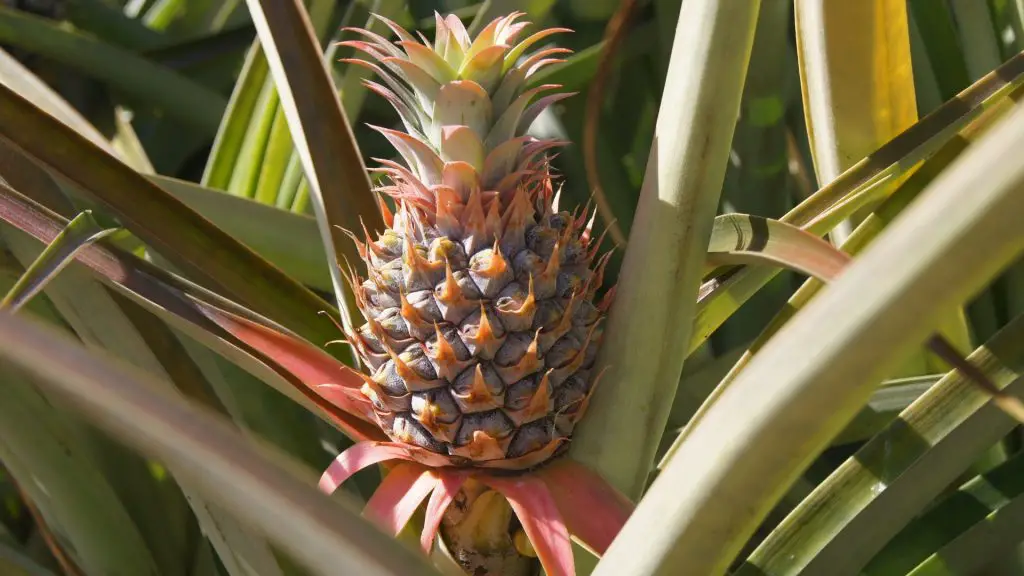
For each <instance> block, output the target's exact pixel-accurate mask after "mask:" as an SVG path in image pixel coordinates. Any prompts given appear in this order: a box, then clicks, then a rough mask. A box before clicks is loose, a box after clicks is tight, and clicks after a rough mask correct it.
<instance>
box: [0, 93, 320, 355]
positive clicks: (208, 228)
mask: <svg viewBox="0 0 1024 576" xmlns="http://www.w3.org/2000/svg"><path fill="white" fill-rule="evenodd" d="M0 135H2V136H3V137H4V138H5V139H6V140H7V141H9V142H11V143H12V144H14V145H15V146H16V147H17V148H19V149H21V150H22V151H23V152H24V153H26V154H28V155H29V156H31V157H33V158H35V159H36V160H38V161H40V162H42V163H43V164H45V165H47V166H48V167H50V168H51V169H52V170H54V171H55V172H57V173H59V174H61V175H62V176H64V177H65V178H67V179H69V180H70V181H72V182H74V183H76V184H78V185H80V186H81V187H82V188H84V189H85V190H87V191H89V192H90V194H92V195H93V196H94V197H95V198H97V199H98V200H99V201H100V203H101V204H102V205H103V206H104V207H105V208H106V209H109V210H110V211H112V212H113V213H114V214H115V215H116V216H117V217H118V218H119V219H120V221H121V222H122V224H123V225H124V226H125V227H126V228H128V229H129V230H130V231H131V232H132V233H134V234H135V235H136V236H138V237H139V238H140V239H141V240H142V241H144V242H145V243H146V244H148V245H149V246H151V247H152V248H153V249H155V250H156V251H157V252H158V253H160V254H161V255H163V256H164V257H166V258H168V259H170V260H171V261H172V262H173V263H174V265H175V266H177V267H179V268H180V269H182V270H183V271H184V272H185V273H186V274H189V275H190V276H191V277H192V278H194V279H196V280H198V281H201V282H203V283H204V284H206V285H207V286H209V287H211V288H213V289H215V290H218V291H219V292H220V293H221V294H223V295H224V296H227V297H229V298H234V299H237V300H238V301H239V302H240V303H241V304H243V305H246V306H250V307H252V308H254V309H256V310H258V311H260V312H262V313H264V314H266V315H268V316H270V317H271V318H273V319H274V320H276V321H278V322H282V323H284V324H286V325H288V326H290V327H291V328H292V329H294V330H296V331H298V332H300V333H301V334H302V335H303V336H305V337H307V338H309V339H311V340H313V341H315V342H327V341H329V340H332V339H334V338H335V337H336V335H337V329H336V328H335V327H334V326H333V325H332V324H331V323H330V322H329V320H328V319H326V318H323V317H321V316H320V315H319V313H320V312H322V311H333V310H332V308H331V307H330V306H329V305H328V304H327V303H326V302H323V301H322V300H321V299H320V298H318V297H317V296H315V295H314V294H313V293H312V292H310V291H309V290H307V289H305V288H304V287H302V286H301V285H300V284H299V283H298V282H296V281H295V280H294V279H292V278H290V277H288V276H287V275H285V274H284V273H283V272H281V271H280V270H279V269H278V268H275V267H274V266H272V265H271V264H269V263H268V262H267V261H266V260H264V259H262V258H260V257H259V256H258V255H256V254H255V253H254V252H252V251H251V250H250V249H248V248H247V247H246V246H245V245H244V244H242V243H241V242H239V241H238V240H237V239H235V238H234V237H232V236H230V235H228V234H227V233H225V232H224V231H222V230H221V229H220V228H217V227H216V226H214V225H213V224H211V223H210V222H209V221H208V220H206V219H204V218H202V217H201V216H199V215H198V214H196V212H195V211H193V210H192V209H190V208H189V207H188V206H187V205H185V204H184V203H182V202H181V201H179V200H177V199H176V198H174V197H173V196H171V195H170V194H168V193H167V192H165V191H164V190H162V189H161V188H159V187H158V186H156V185H155V184H153V183H152V182H150V181H149V180H147V179H146V178H145V177H144V176H142V175H140V174H138V173H137V172H134V171H132V170H131V169H129V168H127V167H126V166H125V165H124V164H122V163H121V162H119V161H118V160H117V159H115V158H114V157H112V156H110V155H109V154H106V153H104V152H103V151H102V150H99V149H97V148H96V147H95V146H94V145H92V144H91V143H90V142H89V141H87V140H86V139H85V138H83V137H82V136H80V135H79V134H77V133H76V132H74V131H72V130H71V129H70V128H68V127H67V126H65V125H64V124H62V123H61V122H60V121H58V120H56V119H54V118H53V117H51V116H49V115H47V114H45V113H43V112H41V111H40V110H39V109H38V108H36V107H34V106H33V105H32V104H31V103H29V102H27V101H26V100H24V99H23V98H22V97H20V96H19V95H17V94H15V93H13V92H12V91H10V90H9V89H8V88H6V87H0ZM53 142H62V143H63V145H62V146H59V147H57V146H53V145H52V143H53ZM256 279H259V281H258V282H257V281H255V280H256Z"/></svg>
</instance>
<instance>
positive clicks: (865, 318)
mask: <svg viewBox="0 0 1024 576" xmlns="http://www.w3.org/2000/svg"><path fill="white" fill-rule="evenodd" d="M684 11H685V5H684ZM1022 146H1024V110H1021V109H1018V110H1015V111H1014V112H1013V113H1011V114H1010V115H1008V116H1006V117H1005V118H1004V120H1003V121H1002V122H1001V123H1000V124H999V125H998V126H996V127H995V128H993V129H992V131H991V132H990V133H988V134H986V135H985V136H984V137H983V138H982V139H980V140H979V142H978V143H977V144H976V145H975V146H973V147H972V148H971V149H969V150H968V151H967V152H965V153H964V155H963V156H962V157H961V158H960V159H959V160H958V162H957V163H956V164H954V165H953V166H952V167H951V168H950V169H949V170H947V171H946V172H945V173H944V174H943V176H942V177H941V178H938V179H936V180H935V182H933V183H932V185H931V186H929V188H928V189H927V190H926V191H925V193H924V196H922V198H920V199H919V201H918V202H916V203H914V204H913V205H912V206H910V207H909V208H908V209H907V210H906V211H905V212H904V213H903V214H902V215H901V217H900V219H899V220H897V221H896V222H893V224H892V225H891V226H890V227H889V229H888V230H886V232H885V233H884V234H883V235H882V236H880V237H879V239H878V240H877V242H876V243H875V244H873V245H872V246H871V247H870V248H869V249H868V250H866V251H865V252H864V253H863V254H862V255H861V256H860V257H859V258H858V259H857V260H855V261H854V262H853V263H852V264H851V265H850V266H849V267H848V268H847V269H846V270H845V271H844V272H843V274H842V275H841V276H840V277H839V278H838V279H837V280H836V281H835V282H834V283H832V284H831V285H830V286H829V289H828V290H826V291H824V292H823V293H822V294H821V295H820V296H819V297H818V298H816V299H815V301H814V302H812V303H811V304H810V305H808V307H807V308H806V309H804V310H803V311H802V313H801V314H799V315H797V316H796V317H795V318H794V319H793V320H792V321H791V322H790V324H789V326H788V327H787V329H786V330H783V331H780V332H779V333H778V334H777V335H776V336H775V337H774V338H773V339H772V340H771V342H769V344H768V345H766V346H765V347H764V348H763V349H762V350H761V351H760V352H759V353H758V354H757V355H755V356H754V357H753V358H752V359H751V361H750V364H749V365H748V366H747V367H746V368H745V369H744V370H743V371H742V372H741V373H740V374H739V375H738V376H737V377H736V379H735V381H733V382H732V383H731V384H730V385H729V386H728V388H727V389H725V390H724V391H723V393H722V394H721V396H720V397H719V398H717V400H716V401H715V402H714V403H713V404H711V405H710V407H709V408H708V409H707V410H706V411H705V413H704V414H703V415H702V416H701V417H699V418H697V419H696V420H694V421H691V423H690V425H689V427H688V429H687V430H688V432H687V434H686V436H685V437H684V438H683V440H682V442H681V444H680V447H679V450H678V451H677V452H676V454H675V456H674V457H673V458H672V459H671V460H670V461H669V463H668V464H667V465H666V466H665V467H664V469H663V471H662V473H661V475H659V476H658V478H657V479H656V480H655V481H654V484H653V485H652V486H651V488H650V490H649V491H648V492H647V494H646V496H645V497H644V500H643V501H642V502H641V503H640V504H639V506H638V507H637V510H636V512H635V513H634V514H633V516H632V517H631V518H630V520H629V521H628V522H627V523H626V526H625V527H624V528H623V531H622V533H621V534H620V536H619V538H618V539H617V540H616V542H614V543H613V544H612V546H611V548H610V549H609V551H608V554H607V555H606V556H605V557H604V559H603V560H602V564H601V565H599V567H598V570H597V572H596V574H602V573H604V574H613V573H614V574H622V573H628V571H629V570H636V569H637V563H636V562H635V560H634V559H635V558H636V557H637V556H638V555H640V556H642V557H643V558H645V560H644V561H643V562H642V563H641V569H642V570H643V571H645V572H655V571H657V570H659V569H663V568H664V567H666V566H671V565H676V566H686V567H687V569H688V570H693V571H694V572H695V573H719V572H722V571H724V570H725V569H726V568H727V566H728V565H729V563H730V562H731V561H732V560H733V558H734V557H735V556H736V554H737V553H738V552H739V551H740V549H741V548H742V546H743V544H744V543H745V542H746V541H747V539H748V538H749V537H750V535H751V534H752V533H753V532H754V530H755V529H756V528H757V526H758V524H759V523H760V522H761V521H762V520H763V519H764V517H765V515H766V514H767V513H768V512H769V511H770V510H771V508H772V507H773V506H774V505H775V504H776V503H777V502H778V500H779V498H780V497H782V495H783V493H784V491H785V490H786V488H787V487H788V486H790V485H791V484H792V483H793V481H794V480H796V479H797V477H798V476H799V475H800V473H801V472H802V470H803V469H804V468H805V467H806V465H807V464H809V463H810V462H811V461H812V459H813V458H814V456H815V455H817V454H818V453H819V452H820V451H821V450H822V449H823V448H824V447H826V446H827V445H828V443H829V441H830V440H831V438H833V437H834V436H835V435H836V434H837V433H838V432H839V431H841V430H842V428H843V427H845V426H846V424H847V423H848V422H849V421H850V420H851V419H852V418H853V417H854V416H855V415H856V413H857V412H858V411H859V410H860V409H861V407H862V406H863V405H864V404H865V403H866V402H867V400H868V399H869V398H870V396H871V392H872V391H873V389H874V387H875V386H876V385H877V383H878V382H879V381H880V380H882V379H883V378H884V377H885V375H886V374H887V373H888V372H889V371H890V370H891V369H893V368H894V367H896V366H897V365H898V364H899V362H900V361H902V360H903V358H904V357H905V356H906V355H907V354H909V353H910V352H912V351H913V350H914V349H915V348H916V347H917V346H919V345H920V344H921V343H922V342H923V341H924V340H925V338H926V337H927V336H928V335H929V334H930V333H931V332H932V331H933V330H934V326H933V320H934V318H935V315H936V314H937V313H940V312H941V311H943V310H948V309H949V308H950V307H952V306H955V305H958V304H959V303H961V302H963V301H964V300H965V299H966V298H967V297H969V295H970V294H972V293H974V292H975V291H977V290H978V289H979V288H981V287H982V286H983V285H985V284H986V283H987V282H988V281H989V280H990V279H991V278H992V277H994V276H995V274H996V273H997V272H999V271H1000V270H1001V269H1003V268H1004V267H1006V266H1007V265H1008V264H1009V263H1010V262H1012V261H1013V260H1014V258H1015V257H1016V256H1017V255H1018V254H1019V253H1020V251H1021V250H1022V249H1024V236H1021V235H1020V234H1018V233H1017V231H1018V227H1017V224H1018V223H1017V215H1018V214H1020V213H1021V212H1022V211H1024V195H1021V194H1019V193H1018V191H1019V190H1020V186H1021V185H1022V184H1024V165H1021V164H1020V163H1018V162H1015V161H1014V160H1013V158H1015V154H1016V152H1015V151H1016V150H1018V149H1020V147H1022ZM964 189H971V190H973V191H974V194H973V195H972V202H970V203H969V204H966V203H964V202H963V201H962V198H963V190H964ZM939 222H941V226H940V225H938V223H939ZM755 414H756V417H755V416H754V415H755ZM711 454H713V455H714V457H713V458H712V457H710V455H711ZM780 463H785V464H784V465H780ZM666 518H668V519H669V520H668V521H666ZM654 525H659V526H660V530H659V531H657V532H652V530H651V527H652V526H654ZM786 525H793V524H792V523H791V522H788V523H786ZM652 534H653V536H652ZM786 562H787V566H788V565H791V564H788V563H789V560H786ZM843 564H844V565H845V564H846V563H845V562H844V563H843ZM833 565H834V564H833ZM627 566H629V568H628V569H627V568H626V567H627ZM634 573H635V572H634Z"/></svg>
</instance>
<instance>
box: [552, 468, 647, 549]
mask: <svg viewBox="0 0 1024 576" xmlns="http://www.w3.org/2000/svg"><path fill="white" fill-rule="evenodd" d="M533 474H534V475H535V476H537V477H539V478H540V479H541V480H542V481H543V482H544V483H545V484H546V485H547V487H548V489H549V490H551V496H552V498H554V500H555V503H556V504H557V505H558V511H559V512H561V513H562V518H563V519H564V520H565V525H566V526H567V527H568V529H569V533H571V534H573V535H574V536H576V538H578V539H579V540H580V541H581V542H582V543H583V544H584V545H585V546H586V547H587V548H590V549H591V551H593V552H594V553H595V554H597V555H598V556H600V555H602V554H604V553H605V550H607V549H608V546H609V545H611V543H612V540H614V539H615V537H616V536H617V535H618V533H619V530H621V529H622V525H623V524H625V523H626V520H627V519H628V518H629V515H630V514H632V513H633V503H632V502H630V501H629V499H628V498H626V497H625V496H624V495H622V494H621V493H620V492H619V491H618V490H616V489H615V488H613V487H612V486H611V485H609V484H608V483H607V482H605V481H604V479H603V478H601V477H600V476H598V475H597V474H595V473H594V472H592V471H591V470H590V469H589V468H587V467H586V466H583V465H582V464H579V463H577V462H575V461H573V460H570V459H568V458H562V459H560V460H557V461H555V462H552V463H551V464H549V465H547V466H544V467H543V468H541V469H540V470H537V471H535V472H534V473H533Z"/></svg>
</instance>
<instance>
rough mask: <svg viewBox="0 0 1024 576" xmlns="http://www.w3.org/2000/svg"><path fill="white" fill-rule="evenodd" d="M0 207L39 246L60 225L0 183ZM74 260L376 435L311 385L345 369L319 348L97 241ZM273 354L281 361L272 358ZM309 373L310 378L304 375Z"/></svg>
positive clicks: (256, 370)
mask: <svg viewBox="0 0 1024 576" xmlns="http://www.w3.org/2000/svg"><path fill="white" fill-rule="evenodd" d="M0 206H2V207H3V210H0V218H2V219H3V220H5V221H7V222H8V223H10V224H12V225H13V226H15V227H16V228H19V229H21V230H23V231H25V232H28V233H29V234H31V235H32V236H33V237H34V238H36V239H37V240H39V241H41V242H43V243H45V244H49V243H50V242H52V241H53V239H54V238H55V237H56V236H57V234H58V233H59V232H60V230H62V229H63V228H64V226H65V225H64V224H62V223H61V221H60V217H59V216H56V215H54V214H52V213H50V212H49V211H47V210H46V209H45V208H43V207H41V206H38V205H37V204H35V203H33V202H32V201H31V200H29V199H27V198H25V197H24V196H21V195H20V194H18V193H17V192H16V191H14V190H12V189H11V188H9V187H7V186H3V185H2V184H0ZM77 259H78V260H80V261H81V262H82V263H83V264H85V265H86V266H88V267H89V268H91V269H92V270H93V272H96V273H98V274H99V275H100V276H101V278H102V279H104V280H105V281H107V282H108V283H109V284H110V285H111V286H112V287H114V288H116V289H118V290H120V291H121V292H122V293H124V294H125V295H127V296H129V297H131V298H133V299H134V300H135V301H136V302H138V303H139V304H141V305H143V306H144V307H145V308H147V309H148V310H150V311H152V312H154V313H156V314H157V315H158V316H160V317H161V318H162V319H164V320H166V321H167V322H168V323H170V324H171V325H172V326H174V327H175V328H178V329H181V330H182V331H184V332H185V333H186V334H188V335H189V336H192V337H194V338H195V339H196V340H198V341H200V342H202V343H203V344H204V345H206V346H208V347H210V348H212V349H214V350H216V351H217V352H218V353H220V354H222V355H224V356H225V357H227V358H229V359H231V360H232V361H234V362H236V363H238V364H239V365H240V366H242V367H243V368H244V369H245V370H247V371H249V372H251V373H253V374H254V375H256V376H257V377H259V378H261V379H262V380H264V381H265V382H267V383H268V384H270V385H272V386H274V387H275V388H276V389H278V390H279V391H281V392H282V393H283V394H285V395H286V396H289V397H290V398H292V399H293V400H295V401H297V402H299V403H300V404H302V405H303V406H306V407H307V408H309V409H310V410H312V411H313V412H314V413H316V414H318V415H320V416H321V417H323V418H325V419H326V420H327V421H329V422H332V423H334V424H335V425H337V426H339V427H341V428H342V429H343V430H347V431H348V432H349V433H350V434H352V435H353V437H355V438H359V439H362V438H365V437H367V436H369V437H374V435H376V434H379V432H378V431H377V429H376V427H375V426H372V425H370V424H369V423H367V422H366V421H365V420H362V419H361V418H360V416H359V415H352V414H349V413H346V412H344V411H342V410H341V409H339V408H338V407H337V406H335V405H334V404H332V403H331V402H330V401H329V400H328V399H327V398H325V397H324V396H322V395H321V394H319V393H318V392H317V391H316V389H315V387H316V386H318V385H320V384H324V383H326V382H330V381H332V379H340V378H342V377H344V376H345V374H346V373H347V370H348V369H347V368H346V367H345V366H344V365H342V364H340V363H337V362H333V363H332V362H330V361H328V360H327V358H329V356H328V355H327V354H326V353H325V352H323V351H322V350H320V349H319V348H317V347H315V346H313V345H312V344H309V343H308V342H305V341H303V340H301V339H300V338H298V337H296V336H293V335H290V334H289V333H288V332H287V331H286V330H285V329H284V328H281V327H278V326H276V325H274V324H273V323H272V322H271V321H270V320H267V319H265V318H262V317H259V316H258V315H256V314H255V313H253V312H251V311H249V310H247V309H245V308H243V307H240V306H238V305H236V304H233V303H232V302H230V301H227V300H224V299H223V298H219V297H218V296H216V295H215V294H212V293H210V292H208V291H205V290H203V289H202V288H200V287H198V286H195V285H193V284H190V283H189V282H187V281H185V280H183V279H180V278H177V277H175V276H173V275H172V274H170V273H168V272H165V271H163V270H160V269H159V268H156V267H155V266H153V265H151V264H149V263H147V262H144V261H142V260H140V259H138V258H137V257H135V256H132V255H129V254H126V253H123V252H121V251H119V250H117V249H114V248H111V247H109V246H104V245H103V243H95V244H92V245H90V246H87V247H85V248H84V249H82V250H81V251H79V253H78V255H77ZM267 326H269V327H270V328H266V327H267ZM250 340H251V342H252V343H251V344H250V343H249V342H248V341H250ZM279 354H280V355H281V357H282V358H283V360H284V363H281V362H278V361H277V360H275V357H276V356H277V355H279ZM303 355H305V357H303ZM309 359H312V360H314V361H315V362H310V361H309ZM293 370H297V371H298V372H293ZM311 376H315V379H313V380H310V377H311ZM321 376H323V377H322V378H321Z"/></svg>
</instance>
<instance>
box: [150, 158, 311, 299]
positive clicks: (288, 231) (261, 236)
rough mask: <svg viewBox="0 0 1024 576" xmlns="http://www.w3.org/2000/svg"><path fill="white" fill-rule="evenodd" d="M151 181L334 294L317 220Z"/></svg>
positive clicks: (159, 180) (177, 184)
mask: <svg viewBox="0 0 1024 576" xmlns="http://www.w3.org/2000/svg"><path fill="white" fill-rule="evenodd" d="M151 180H153V181H154V182H155V183H157V184H159V185H160V187H161V188H163V189H164V190H166V191H168V192H170V193H171V194H173V195H174V196H175V197H177V198H178V199H179V200H181V201H182V202H184V203H185V204H187V205H188V206H189V207H190V208H192V209H193V210H195V211H196V212H198V213H199V214H201V215H202V216H203V217H204V218H206V219H208V220H210V221H211V222H213V223H214V224H216V225H217V226H219V227H220V228H222V229H223V230H224V231H225V232H227V233H228V234H231V235H232V236H234V237H235V238H238V239H239V240H240V241H241V242H242V243H243V244H245V245H246V246H248V247H249V248H251V249H252V250H253V251H255V252H256V253H257V254H259V255H260V256H262V257H263V258H266V259H267V260H268V261H269V262H270V263H271V264H273V265H275V266H277V267H278V268H280V269H281V270H282V271H283V272H284V273H285V274H287V275H288V276H290V277H292V278H294V279H296V280H298V281H299V282H301V283H303V284H305V285H307V286H310V287H313V288H316V289H317V290H322V291H325V292H330V291H331V277H330V272H329V271H328V269H327V265H328V261H327V256H326V255H325V254H324V247H323V244H321V243H320V232H319V231H318V230H317V226H316V220H314V219H313V218H311V217H309V216H305V215H302V214H295V213H294V212H289V211H286V210H281V209H278V208H274V207H271V206H267V205H265V204H260V203H258V202H254V201H253V200H250V199H248V198H239V197H237V196H231V195H228V194H224V193H222V192H218V191H216V190H211V189H209V188H203V187H202V186H199V185H197V184H193V183H191V182H186V181H185V180H178V179H175V178H166V177H163V176H153V177H151Z"/></svg>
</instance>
